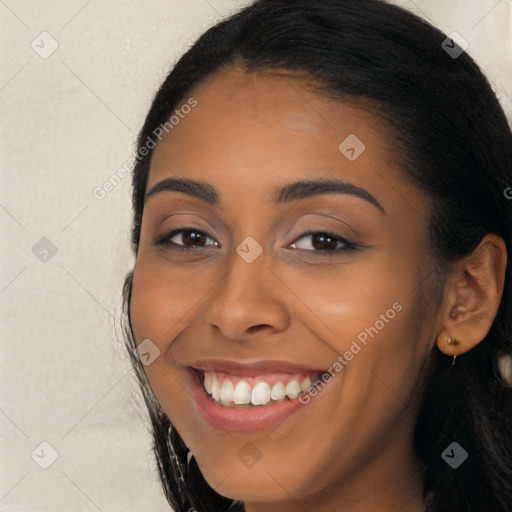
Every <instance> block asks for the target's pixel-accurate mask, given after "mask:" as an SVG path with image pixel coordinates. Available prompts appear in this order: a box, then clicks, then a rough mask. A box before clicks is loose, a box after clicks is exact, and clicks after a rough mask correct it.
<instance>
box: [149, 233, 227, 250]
mask: <svg viewBox="0 0 512 512" xmlns="http://www.w3.org/2000/svg"><path fill="white" fill-rule="evenodd" d="M173 239H174V240H173ZM207 240H212V241H213V244H207V243H206V242H207ZM180 242H181V243H180ZM155 245H168V246H170V248H172V249H177V250H184V251H187V250H194V249H196V248H197V249H201V248H204V247H208V246H215V247H218V246H219V243H218V242H217V241H216V240H214V239H213V238H211V237H210V236H208V235H207V234H206V233H204V232H203V231H200V230H198V229H193V228H192V229H191V228H189V229H183V228H182V229H173V230H172V231H170V232H169V233H165V234H164V235H162V236H160V237H159V238H157V239H156V240H155Z"/></svg>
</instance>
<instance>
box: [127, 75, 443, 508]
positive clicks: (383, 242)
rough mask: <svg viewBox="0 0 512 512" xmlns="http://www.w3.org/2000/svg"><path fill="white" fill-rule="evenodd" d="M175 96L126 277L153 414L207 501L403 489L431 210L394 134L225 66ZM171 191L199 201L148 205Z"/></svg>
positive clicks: (273, 80)
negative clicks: (207, 490) (190, 463)
mask: <svg viewBox="0 0 512 512" xmlns="http://www.w3.org/2000/svg"><path fill="white" fill-rule="evenodd" d="M190 96H191V97H193V98H194V99H195V100H196V101H197V105H196V106H194V107H193V108H191V109H188V108H186V109H182V110H181V111H180V112H181V116H179V117H180V120H179V122H178V123H175V125H174V127H173V128H172V129H171V130H169V133H168V134H166V135H165V136H164V137H163V139H162V140H161V141H160V142H159V143H158V145H157V147H156V148H155V150H154V154H153V156H152V161H151V169H150V173H149V178H148V183H147V188H146V192H149V191H151V190H153V193H151V194H150V196H149V197H148V198H147V199H146V203H145V206H144V213H143V219H142V229H141V237H140V247H139V252H138V256H137V261H136V265H135V269H134V276H133V290H132V299H131V315H132V324H133V328H134V333H135V336H136V339H137V342H138V343H139V344H140V343H141V342H143V340H148V339H149V340H150V341H149V342H148V341H146V342H145V345H144V347H145V349H148V347H149V350H147V351H146V352H147V353H148V354H150V355H146V356H143V357H144V358H143V361H144V362H145V363H146V364H147V365H146V366H145V371H146V373H147V376H148V378H149V382H150V384H151V387H152V389H153V391H154V393H155V395H156V397H157V398H158V400H159V402H160V403H161V405H162V407H163V409H164V410H165V412H166V413H167V414H168V416H169V418H170V420H171V421H172V423H173V424H174V426H175V427H176V428H177V430H178V431H179V433H180V435H181V436H182V438H183V439H184V441H185V443H186V444H187V446H188V447H189V448H190V450H191V451H192V453H193V454H194V457H195V459H196V461H197V463H198V464H199V467H200V469H201V471H202V473H203V475H204V477H205V478H206V480H207V481H208V483H209V484H210V485H211V486H212V487H213V488H214V489H215V490H216V491H217V492H219V493H220V494H223V495H226V496H229V497H232V498H237V499H240V500H243V501H246V502H247V503H256V502H282V506H281V508H280V510H285V509H286V508H285V506H284V502H286V501H290V502H293V501H294V500H295V501H298V502H300V503H304V504H308V503H310V500H313V499H314V500H315V503H316V504H317V506H318V508H316V510H320V509H321V508H320V503H321V502H322V500H328V499H329V497H330V496H335V495H336V493H341V491H343V499H344V500H346V501H347V503H348V502H349V501H350V500H352V501H351V502H353V503H359V502H360V501H358V500H361V499H362V497H363V496H366V495H367V493H368V489H370V490H371V491H372V492H374V493H376V491H377V490H378V489H380V488H381V487H382V489H384V488H386V489H388V490H389V486H390V484H391V483H393V485H395V484H396V480H400V481H401V482H402V483H401V485H403V486H404V488H405V487H407V485H408V484H407V482H406V481H405V480H402V479H405V476H404V475H406V474H408V473H410V472H411V464H414V462H413V455H412V432H413V428H414V424H415V419H416V415H417V410H418V409H417V404H418V399H419V398H420V397H419V376H420V372H421V369H422V367H423V365H424V364H425V362H426V361H427V358H428V356H429V354H430V352H431V349H432V347H433V345H434V340H435V337H436V333H437V331H438V329H439V325H438V323H437V322H436V319H435V311H434V310H433V309H432V308H429V307H427V306H426V302H427V301H426V299H428V296H429V295H430V294H431V293H432V291H431V287H430V285H429V284H427V283H428V279H424V278H423V277H424V276H425V275H426V274H427V273H428V271H429V265H430V264H429V260H428V258H427V254H428V241H427V223H428V217H429V210H428V207H427V202H426V199H425V198H424V196H423V195H422V194H421V192H420V191H419V190H418V189H417V188H416V187H414V186H413V185H412V184H411V183H409V182H408V181H407V179H406V178H405V177H404V175H403V173H402V172H401V170H400V169H399V166H398V163H397V161H396V160H395V158H394V151H393V149H392V147H391V140H390V137H389V130H388V129H387V128H386V127H385V126H384V125H383V124H382V123H381V122H379V120H378V119H377V118H376V117H374V116H372V115H370V114H369V113H368V112H366V111H364V110H362V109H359V108H356V107H349V106H347V105H345V104H343V103H340V102H337V101H334V100H332V99H328V98H325V97H321V96H319V95H317V94H315V93H313V92H311V91H310V90H309V89H308V88H307V87H306V86H305V84H304V83H303V82H301V81H300V80H299V79H293V78H291V77H290V76H287V77H285V76H282V77H270V76H264V75H261V74H246V73H245V72H243V71H241V70H238V69H232V70H229V71H223V72H222V73H220V74H218V75H216V76H214V77H213V78H210V79H209V80H208V81H207V82H205V83H204V84H202V85H201V86H200V87H198V88H196V89H195V90H194V91H193V92H192V93H191V94H190ZM188 99H189V98H187V99H186V100H185V101H184V103H183V104H185V103H186V101H187V100H188ZM189 110H190V112H189ZM184 112H189V113H187V114H184ZM164 133H165V132H164ZM180 179H181V180H190V181H191V182H194V183H196V182H199V183H201V184H202V185H201V186H199V185H194V184H191V185H189V186H188V187H186V188H185V187H183V186H179V183H178V182H176V181H174V182H172V181H168V182H167V183H166V185H165V186H164V185H162V186H160V187H158V190H156V189H153V187H155V186H156V185H157V184H160V183H162V182H164V181H165V180H180ZM327 180H329V181H331V180H332V181H333V182H336V183H337V186H336V187H335V186H334V183H331V184H330V185H329V186H327V187H326V186H324V187H322V182H324V181H327ZM306 182H307V183H309V184H307V183H306ZM203 187H207V189H206V190H205V189H204V188H203ZM173 230H177V231H176V233H174V234H171V235H170V236H167V237H165V236H164V235H166V234H168V233H169V232H171V231H173ZM179 230H184V231H179ZM326 233H328V235H327V234H326ZM157 241H158V243H156V242H157ZM187 247H188V248H190V250H189V251H188V252H187V251H185V250H183V248H187ZM155 346H156V347H158V350H159V351H160V352H159V355H158V350H157V349H156V347H155ZM157 355H158V356H157ZM155 356H157V357H156V358H155ZM153 359H154V360H153ZM148 363H150V364H148ZM193 369H195V370H193ZM329 370H330V373H328V374H326V375H324V377H323V379H322V378H320V379H319V380H318V381H317V382H315V381H316V379H318V378H319V375H318V372H322V371H324V372H325V371H329ZM205 375H206V377H205ZM327 376H329V377H330V378H327ZM205 378H206V381H207V382H206V383H205V385H206V387H207V388H208V389H209V391H210V392H211V393H213V394H214V395H215V396H216V398H217V399H216V400H214V399H213V398H210V394H209V393H208V392H207V391H206V390H205V389H204V385H203V379H205ZM308 378H309V379H310V381H311V386H312V387H310V388H309V389H310V390H311V392H310V393H309V394H307V395H301V396H300V397H299V398H293V397H294V396H296V394H297V392H298V388H303V389H305V388H307V387H308ZM315 390H316V392H315ZM284 393H287V395H286V397H284V398H283V394H284ZM219 394H220V397H219ZM269 394H270V401H268V402H267V400H269ZM272 397H275V399H274V398H272ZM290 397H291V398H290ZM235 398H236V401H237V402H238V404H235V403H234V400H235ZM248 400H251V403H249V404H248V403H247V401H248ZM222 401H223V402H224V403H218V402H222ZM253 401H254V402H256V403H257V404H258V403H259V405H253V403H252V402H253ZM391 475H393V476H391ZM414 485H416V482H415V484H414ZM315 494H317V495H316V497H315ZM370 494H371V493H370ZM311 502H312V501H311ZM326 503H327V501H326ZM267 510H270V509H269V508H268V507H267ZM404 510H405V509H404Z"/></svg>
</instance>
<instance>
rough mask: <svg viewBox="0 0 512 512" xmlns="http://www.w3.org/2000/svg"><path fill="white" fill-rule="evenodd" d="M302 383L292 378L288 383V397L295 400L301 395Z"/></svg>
mask: <svg viewBox="0 0 512 512" xmlns="http://www.w3.org/2000/svg"><path fill="white" fill-rule="evenodd" d="M299 393H300V385H299V383H298V382H297V381H296V380H292V381H291V382H289V383H288V384H287V385H286V395H287V396H288V398H291V399H292V400H295V398H297V397H298V396H299Z"/></svg>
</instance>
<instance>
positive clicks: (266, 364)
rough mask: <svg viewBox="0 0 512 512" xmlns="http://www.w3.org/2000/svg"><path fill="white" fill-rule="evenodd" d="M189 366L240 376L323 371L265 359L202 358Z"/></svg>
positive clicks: (203, 370)
mask: <svg viewBox="0 0 512 512" xmlns="http://www.w3.org/2000/svg"><path fill="white" fill-rule="evenodd" d="M189 366H190V368H193V369H195V370H200V371H202V372H205V371H212V372H216V373H227V374H230V375H238V376H240V377H258V376H259V375H265V374H270V373H292V374H293V373H301V374H308V373H312V372H323V371H324V370H321V369H316V368H311V367H306V366H304V365H301V364H297V363H291V362H288V361H277V360H266V361H262V360H259V361H246V362H240V361H233V360H229V359H202V360H200V361H196V362H195V363H192V364H190V365H189Z"/></svg>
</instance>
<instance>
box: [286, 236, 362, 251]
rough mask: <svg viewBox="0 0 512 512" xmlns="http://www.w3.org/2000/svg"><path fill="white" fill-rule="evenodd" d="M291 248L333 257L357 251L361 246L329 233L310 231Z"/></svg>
mask: <svg viewBox="0 0 512 512" xmlns="http://www.w3.org/2000/svg"><path fill="white" fill-rule="evenodd" d="M303 239H304V240H307V239H309V241H307V242H300V241H301V240H303ZM290 247H292V248H293V249H300V250H304V251H309V252H319V253H321V254H329V255H332V254H339V253H341V252H346V251H349V250H355V249H358V248H359V247H360V246H359V245H358V244H356V243H354V242H351V241H349V240H347V239H346V238H344V237H342V236H339V235H336V234H334V233H329V232H327V231H310V232H308V233H304V234H303V235H302V236H301V237H300V238H299V239H297V241H296V242H294V243H293V244H292V245H291V246H290Z"/></svg>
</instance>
